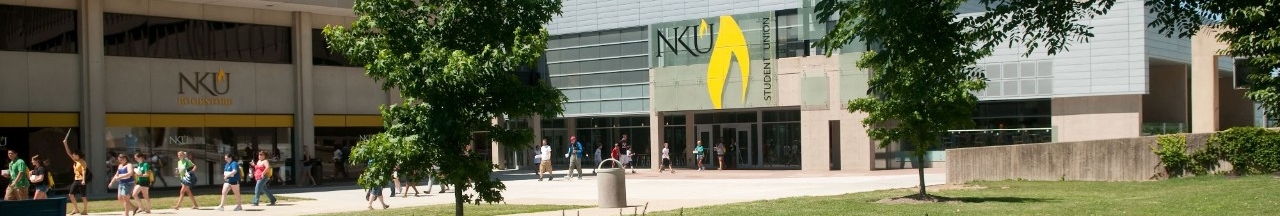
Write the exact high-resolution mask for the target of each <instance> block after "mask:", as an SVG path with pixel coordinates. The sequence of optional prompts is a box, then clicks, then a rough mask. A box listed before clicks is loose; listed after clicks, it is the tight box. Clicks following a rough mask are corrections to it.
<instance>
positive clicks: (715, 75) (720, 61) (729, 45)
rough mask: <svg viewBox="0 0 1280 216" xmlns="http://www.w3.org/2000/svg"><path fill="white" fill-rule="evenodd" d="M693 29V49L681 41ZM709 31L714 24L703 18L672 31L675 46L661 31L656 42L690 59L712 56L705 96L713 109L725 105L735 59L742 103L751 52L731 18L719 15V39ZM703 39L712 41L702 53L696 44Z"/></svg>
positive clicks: (749, 67)
mask: <svg viewBox="0 0 1280 216" xmlns="http://www.w3.org/2000/svg"><path fill="white" fill-rule="evenodd" d="M766 20H767V18H766ZM694 27H696V28H697V30H698V32H697V39H695V40H693V47H689V44H688V43H686V42H685V41H684V39H685V37H684V35H685V34H686V33H688V32H689V29H690V28H694ZM712 28H715V24H707V20H706V19H703V20H701V22H700V23H699V24H698V25H697V26H684V27H674V28H671V33H675V37H674V39H675V41H674V43H672V40H671V39H670V38H668V37H667V34H665V33H663V31H661V30H660V31H658V39H659V40H662V43H663V44H666V46H667V48H669V49H670V50H671V51H672V53H673V54H676V55H679V54H680V48H684V50H685V52H687V53H689V54H690V55H693V56H698V54H699V53H701V54H706V53H707V52H710V53H711V60H710V61H708V62H707V64H708V65H707V94H708V96H710V97H711V105H712V106H714V107H715V108H716V109H720V108H722V107H723V106H724V88H725V81H726V80H728V79H729V66H730V64H731V63H733V62H734V61H735V60H736V62H737V63H738V73H739V74H741V76H742V97H741V100H742V102H743V103H744V104H745V103H746V101H747V86H748V82H749V81H750V80H751V52H750V51H748V49H747V39H746V37H745V36H743V34H742V28H741V27H739V26H738V21H737V20H734V19H733V17H732V16H720V29H717V31H716V32H719V33H720V35H719V36H716V33H715V32H712V31H710V29H712ZM704 37H708V38H710V39H711V41H709V42H708V46H709V47H710V48H708V49H707V50H703V48H702V45H701V43H700V42H699V41H701V39H702V38H704ZM677 45H678V46H679V47H677ZM658 56H659V57H661V56H662V53H661V52H659V53H658Z"/></svg>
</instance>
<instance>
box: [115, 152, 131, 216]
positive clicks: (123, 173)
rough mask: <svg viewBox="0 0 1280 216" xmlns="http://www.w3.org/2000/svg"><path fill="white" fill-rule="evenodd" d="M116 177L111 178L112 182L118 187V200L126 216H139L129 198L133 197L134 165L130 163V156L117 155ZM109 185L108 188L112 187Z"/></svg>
mask: <svg viewBox="0 0 1280 216" xmlns="http://www.w3.org/2000/svg"><path fill="white" fill-rule="evenodd" d="M116 164H118V165H116V175H115V177H112V178H111V182H112V183H115V184H114V185H116V200H119V201H120V205H123V206H124V215H125V216H129V215H131V214H130V213H133V215H136V214H138V213H137V212H135V211H136V210H138V207H137V206H135V205H133V202H130V201H129V196H130V195H133V182H134V181H133V164H132V163H129V156H125V155H124V154H117V155H116ZM110 185H112V184H110V183H108V186H107V187H110Z"/></svg>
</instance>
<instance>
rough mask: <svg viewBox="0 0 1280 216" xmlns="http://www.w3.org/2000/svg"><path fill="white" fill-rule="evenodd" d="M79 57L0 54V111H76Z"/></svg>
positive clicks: (56, 54)
mask: <svg viewBox="0 0 1280 216" xmlns="http://www.w3.org/2000/svg"><path fill="white" fill-rule="evenodd" d="M79 57H80V55H79V54H61V53H39V52H9V51H0V101H3V103H0V112H7V111H11V112H31V111H37V112H75V111H79V110H80V95H81V94H80V93H81V90H82V88H81V85H80V68H79V66H80V63H79V62H78V61H79V59H80V58H79Z"/></svg>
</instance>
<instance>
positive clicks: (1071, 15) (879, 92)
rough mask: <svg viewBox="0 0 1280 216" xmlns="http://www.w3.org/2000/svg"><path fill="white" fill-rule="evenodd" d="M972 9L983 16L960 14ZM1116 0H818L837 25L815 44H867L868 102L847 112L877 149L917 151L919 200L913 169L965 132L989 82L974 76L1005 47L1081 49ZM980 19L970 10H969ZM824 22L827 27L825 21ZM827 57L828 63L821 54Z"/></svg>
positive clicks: (922, 196)
mask: <svg viewBox="0 0 1280 216" xmlns="http://www.w3.org/2000/svg"><path fill="white" fill-rule="evenodd" d="M967 2H968V3H970V4H973V3H976V4H977V5H978V6H980V7H982V8H983V9H985V10H984V11H985V12H984V13H972V14H971V13H965V14H962V13H961V11H959V9H960V7H961V6H963V5H964V4H966V3H967ZM1113 4H1114V0H1101V1H1034V0H979V1H966V0H928V1H903V0H856V1H851V0H822V1H820V2H819V3H818V4H817V5H815V6H816V9H817V16H818V17H835V18H837V20H835V21H834V22H836V25H835V27H834V28H833V29H831V30H830V32H829V33H827V35H826V37H824V38H823V39H822V40H819V41H818V42H817V43H815V46H816V47H818V48H822V49H824V50H826V51H827V53H834V52H833V50H835V49H839V48H842V47H844V45H846V44H850V43H867V44H868V45H869V46H868V47H870V50H868V51H867V52H865V53H864V54H863V56H862V58H861V59H860V60H859V61H858V65H859V67H863V68H867V69H870V70H871V71H872V76H871V78H870V80H869V81H868V86H869V90H868V93H869V95H872V97H870V98H861V99H855V100H853V101H850V102H849V106H848V107H849V112H865V113H867V115H868V116H867V117H866V118H864V119H863V120H862V123H863V125H866V126H868V129H867V132H868V135H869V136H870V137H871V138H872V139H874V140H876V141H879V143H880V146H881V147H884V146H886V145H888V144H889V143H892V142H906V143H909V144H911V145H914V146H915V149H914V151H913V152H912V153H913V156H915V157H914V158H915V159H913V160H914V161H916V162H918V164H917V165H916V167H917V168H919V169H920V192H919V194H918V195H919V196H917V197H916V198H919V199H929V197H928V196H926V194H925V184H924V170H923V169H924V168H923V166H922V164H920V162H921V161H922V160H923V156H924V155H925V154H926V153H927V151H928V150H929V149H932V148H933V147H934V146H936V145H938V144H939V143H940V142H941V140H940V138H941V137H942V136H943V135H944V133H946V131H947V130H952V129H962V128H967V127H972V125H973V120H972V119H971V117H972V115H973V111H974V107H975V106H976V104H977V97H976V96H974V95H973V92H975V91H979V90H982V89H985V88H986V82H985V80H986V78H985V77H984V76H983V73H982V72H981V71H979V70H978V69H977V68H975V67H974V65H975V63H977V61H978V60H979V59H982V58H984V57H987V56H990V55H991V53H992V52H993V50H994V49H995V48H997V47H998V46H1002V45H1007V46H1015V45H1017V46H1025V47H1027V48H1028V49H1027V52H1026V53H1025V54H1024V55H1030V54H1031V53H1033V52H1034V51H1035V50H1036V49H1046V50H1047V51H1048V53H1049V54H1055V53H1058V52H1062V51H1065V50H1066V49H1067V48H1068V45H1069V44H1070V43H1072V42H1077V41H1087V40H1088V38H1089V37H1092V36H1093V35H1092V34H1091V33H1090V32H1089V30H1090V29H1091V28H1092V27H1090V26H1087V25H1084V24H1080V23H1079V22H1077V21H1080V20H1083V19H1089V18H1092V17H1095V16H1098V15H1101V14H1104V13H1106V11H1107V10H1108V9H1110V7H1111V6H1112V5H1113ZM975 12H977V11H975ZM824 21H825V20H824ZM828 55H830V54H828Z"/></svg>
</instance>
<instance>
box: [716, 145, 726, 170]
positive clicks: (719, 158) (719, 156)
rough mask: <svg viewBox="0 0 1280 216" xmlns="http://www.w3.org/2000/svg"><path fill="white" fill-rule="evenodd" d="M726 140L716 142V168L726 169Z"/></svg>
mask: <svg viewBox="0 0 1280 216" xmlns="http://www.w3.org/2000/svg"><path fill="white" fill-rule="evenodd" d="M723 143H724V142H723V141H721V143H716V147H715V151H716V162H717V163H716V164H717V165H716V170H724V144H723Z"/></svg>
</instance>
